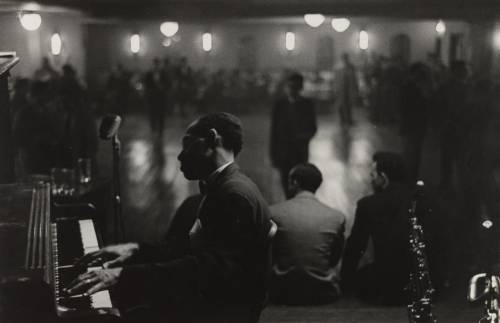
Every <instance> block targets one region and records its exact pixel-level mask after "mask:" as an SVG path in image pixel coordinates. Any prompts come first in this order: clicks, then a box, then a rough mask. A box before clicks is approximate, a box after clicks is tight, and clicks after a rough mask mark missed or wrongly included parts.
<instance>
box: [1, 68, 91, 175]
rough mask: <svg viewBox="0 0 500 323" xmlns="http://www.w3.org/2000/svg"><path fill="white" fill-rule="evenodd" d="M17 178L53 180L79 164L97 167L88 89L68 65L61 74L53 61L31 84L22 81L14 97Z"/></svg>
mask: <svg viewBox="0 0 500 323" xmlns="http://www.w3.org/2000/svg"><path fill="white" fill-rule="evenodd" d="M11 107H12V117H13V135H14V146H15V148H16V153H17V154H16V155H17V158H16V160H17V163H16V164H17V172H18V174H19V175H20V176H21V177H22V176H25V175H29V174H48V173H49V172H50V169H51V168H53V167H59V168H73V166H74V165H75V163H76V161H77V159H78V158H90V159H91V160H93V161H94V162H93V163H92V164H93V165H96V163H95V157H96V152H97V135H96V134H97V131H96V125H95V117H94V114H93V113H92V111H91V110H90V108H89V105H88V100H87V97H86V94H85V90H84V87H83V86H82V85H81V83H80V81H79V79H78V76H77V72H76V70H75V69H74V68H73V67H72V66H71V65H69V64H66V65H64V66H63V67H62V71H61V72H58V71H56V70H55V69H53V68H52V66H51V64H50V62H49V60H48V59H46V58H44V59H43V62H42V65H41V67H40V68H39V69H37V70H36V71H35V73H34V76H33V78H32V79H26V78H23V79H19V80H17V82H16V83H15V85H14V89H13V95H12V104H11Z"/></svg>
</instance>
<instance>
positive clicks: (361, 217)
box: [12, 55, 500, 322]
mask: <svg viewBox="0 0 500 323" xmlns="http://www.w3.org/2000/svg"><path fill="white" fill-rule="evenodd" d="M342 60H343V65H342V68H341V69H340V70H339V71H337V74H336V78H334V82H335V86H334V88H335V96H334V98H335V105H334V106H335V109H336V112H337V113H338V119H339V122H340V125H341V127H342V128H344V129H346V130H348V129H350V128H352V127H353V126H356V122H357V121H356V117H355V112H356V110H358V109H365V110H367V111H368V112H369V115H370V116H371V118H372V120H373V122H374V123H375V124H380V123H384V124H388V125H389V126H391V127H394V128H396V129H398V130H399V134H400V135H401V137H402V139H403V142H404V145H403V148H404V150H403V154H401V155H400V154H396V153H393V152H378V153H376V154H375V155H374V156H373V164H372V171H371V184H372V188H373V193H372V194H370V195H368V196H366V197H364V198H362V199H361V200H359V201H358V203H357V207H356V214H355V221H354V224H353V228H352V232H351V234H350V236H349V237H348V239H347V241H345V237H344V231H345V222H346V219H345V215H344V214H342V212H340V211H339V210H335V209H333V208H330V207H328V206H326V205H325V204H323V203H321V202H320V201H319V200H318V199H317V198H316V197H315V192H316V190H317V189H318V187H319V186H320V185H321V183H322V174H321V172H320V170H319V169H318V168H317V167H316V166H314V165H312V164H310V163H309V162H308V161H309V156H308V150H309V142H310V140H311V139H312V137H313V136H314V135H315V134H316V131H317V116H316V112H315V101H314V100H312V99H309V98H306V97H305V96H303V95H302V90H303V88H304V83H305V81H304V77H303V75H301V74H300V73H290V74H289V75H287V77H286V78H285V79H284V82H282V84H281V85H280V86H281V87H282V90H283V91H282V92H279V93H282V95H279V96H278V97H277V98H276V100H275V104H274V107H273V110H272V113H271V138H270V149H271V152H270V153H271V161H272V163H273V166H274V167H276V168H277V169H278V170H279V172H280V175H281V184H282V187H283V190H284V192H285V195H286V197H287V198H288V200H287V201H285V202H283V203H279V204H277V205H273V206H271V207H270V208H269V207H268V205H267V202H266V201H265V200H264V198H263V197H262V195H261V193H260V192H259V189H258V187H257V186H256V185H255V184H254V183H253V182H252V181H251V180H250V179H249V178H247V177H246V176H245V175H243V173H242V172H241V171H240V170H239V169H238V167H237V165H236V164H235V158H236V157H237V155H238V154H239V152H240V151H241V149H242V148H243V140H242V132H243V130H242V124H241V121H240V120H239V119H238V118H236V117H235V116H234V115H232V114H228V113H221V112H217V113H213V112H212V113H208V114H206V115H204V116H203V117H201V118H199V119H197V120H196V121H195V122H194V123H192V124H191V125H190V126H189V127H188V129H187V130H186V133H185V136H184V137H183V140H182V151H181V153H180V154H179V156H178V159H179V161H180V164H181V166H180V168H181V171H182V172H183V173H184V175H185V177H186V179H188V180H197V181H199V184H200V194H199V195H196V196H193V197H189V198H188V199H187V200H186V201H185V202H184V203H183V204H182V205H181V207H180V208H179V209H178V212H177V215H176V216H175V217H174V219H173V221H172V224H171V225H170V229H169V232H168V234H167V241H166V243H165V244H161V245H146V244H140V243H127V244H123V245H115V246H108V247H105V248H104V249H102V250H100V251H98V252H96V253H92V254H89V255H87V256H85V257H84V258H83V259H82V260H81V263H80V264H94V263H95V262H98V261H101V262H103V263H104V268H103V269H102V270H95V271H90V272H87V273H85V274H82V275H81V276H79V277H78V278H77V279H76V280H75V281H74V282H72V283H71V284H70V285H68V286H67V293H69V294H78V293H82V292H85V293H94V292H96V291H98V290H101V289H104V288H109V287H111V286H114V287H116V288H118V289H119V290H120V294H121V295H124V296H125V300H124V304H130V305H131V306H135V305H138V304H144V303H146V304H147V305H148V306H149V308H150V310H151V312H150V314H151V313H155V314H151V315H156V314H158V313H161V315H167V316H170V317H173V319H174V321H189V322H192V321H197V320H200V321H205V320H206V319H207V317H209V318H213V320H214V321H217V322H219V321H221V322H257V321H258V319H259V316H260V313H261V311H262V309H263V307H264V306H265V304H266V301H267V295H268V292H269V296H270V299H271V300H272V301H273V302H276V303H284V304H323V303H329V302H332V301H334V300H335V299H337V298H339V297H341V295H342V294H349V293H354V294H355V295H357V296H359V297H361V298H362V299H365V300H368V301H370V302H373V303H376V304H405V303H406V302H407V301H408V300H407V298H406V296H405V295H406V292H405V287H406V285H407V284H408V279H409V272H410V270H411V261H410V259H409V253H408V230H409V225H408V222H407V220H408V214H407V212H408V206H409V203H410V200H411V199H412V198H413V194H412V190H413V188H412V185H413V183H415V181H416V180H417V179H419V178H420V176H421V175H422V174H421V160H422V156H423V154H424V142H425V140H426V139H429V138H430V139H433V141H434V142H436V143H437V144H438V145H439V151H440V153H441V158H440V159H441V165H440V166H441V167H440V170H441V172H440V174H441V181H440V189H441V190H442V191H441V193H438V194H428V195H427V196H426V198H424V199H422V200H419V203H422V204H423V207H421V208H419V210H422V211H419V212H420V213H419V214H418V217H419V220H420V221H421V223H422V224H423V226H424V228H425V231H424V232H425V234H426V235H425V237H424V239H425V242H426V245H427V249H426V252H427V253H428V256H429V257H428V259H429V270H430V275H431V278H432V280H433V283H434V286H435V288H436V289H437V290H438V291H440V290H442V288H444V287H445V286H447V284H448V283H449V279H450V272H451V269H450V264H453V261H451V260H450V259H449V258H450V257H454V256H455V257H456V255H454V254H453V252H452V251H453V248H452V247H451V245H452V244H453V243H452V242H450V240H452V239H450V237H451V234H450V233H449V232H450V231H451V230H453V229H458V230H459V231H457V232H456V233H458V234H460V235H461V236H462V241H461V242H460V243H458V242H456V243H454V245H455V247H457V244H458V245H459V248H461V249H462V250H469V252H470V254H471V255H472V254H474V253H475V254H476V258H472V259H469V260H468V261H467V263H468V264H475V265H477V263H475V261H476V260H479V258H480V257H481V255H479V253H478V249H479V248H480V247H481V244H480V243H479V242H478V241H477V239H479V238H480V233H479V232H480V224H481V223H480V222H479V220H480V219H481V218H490V219H495V216H494V215H495V214H498V212H497V211H498V205H497V203H496V200H495V193H496V192H498V187H499V185H498V182H497V181H498V178H499V177H498V176H499V175H498V174H500V171H499V169H500V167H499V164H498V158H497V157H496V155H495V152H493V153H492V152H491V151H490V150H491V146H488V145H489V144H491V143H492V141H491V140H490V139H491V136H494V134H495V133H496V132H495V131H494V130H495V129H494V125H495V124H494V121H495V117H496V115H497V112H496V105H495V97H494V92H493V83H492V82H490V81H489V80H485V79H480V78H477V77H476V78H471V77H470V75H469V71H468V66H467V64H466V63H465V62H463V61H455V62H452V63H451V64H450V67H449V68H446V67H444V66H441V65H439V64H430V63H429V62H425V63H423V62H417V63H413V64H411V65H410V66H407V67H404V66H403V65H400V66H397V67H396V66H385V67H383V68H381V67H377V66H376V64H375V65H374V66H371V67H370V68H365V70H364V71H362V70H361V69H358V68H357V67H356V66H355V64H353V63H352V62H351V59H350V57H349V55H343V57H342ZM207 75H208V74H204V73H203V72H202V71H194V70H193V69H192V68H191V67H189V66H188V64H187V61H186V60H185V59H180V60H179V62H176V63H175V64H171V63H170V60H168V59H164V60H163V61H160V60H159V59H155V60H154V61H153V66H152V67H151V69H149V70H148V71H147V72H146V73H144V74H143V75H141V77H140V79H139V80H138V82H139V84H140V86H139V87H138V88H139V89H140V90H141V91H142V93H143V99H144V102H145V103H146V107H147V111H148V112H147V113H148V115H149V116H150V125H151V129H152V131H153V132H154V133H156V134H158V135H161V134H162V131H163V122H164V119H165V118H166V116H167V115H169V114H175V113H178V114H180V115H188V114H190V113H189V112H188V111H189V109H192V107H193V106H198V108H197V112H205V111H210V110H219V109H218V104H217V103H218V102H219V100H228V98H229V97H226V94H228V93H230V94H231V95H234V100H236V101H239V102H245V100H246V97H245V96H244V95H242V96H238V95H240V94H241V92H238V91H235V92H233V91H232V88H229V90H228V88H227V87H226V86H227V83H225V82H224V81H222V80H223V79H224V77H223V74H219V73H215V74H213V75H212V77H211V80H210V81H209V80H208V78H207V77H206V76H207ZM131 78H132V76H131V75H130V73H128V72H127V71H125V70H124V69H123V68H122V67H118V68H117V70H116V71H115V72H113V73H112V74H111V76H110V78H109V80H108V84H107V87H108V89H107V91H106V93H107V95H108V97H107V98H106V101H107V102H108V105H107V106H108V109H109V111H112V112H115V113H117V114H121V115H124V114H126V113H128V112H127V109H128V108H127V105H128V104H129V102H130V100H129V96H127V95H130V91H129V89H130V87H131V86H132V84H133V83H132V82H131ZM235 78H236V76H235ZM224 84H225V85H224ZM229 84H231V86H237V85H235V84H236V82H235V83H232V82H229ZM255 84H260V83H254V86H253V87H252V86H249V87H248V88H252V89H253V90H252V91H257V92H256V93H258V91H262V93H264V92H265V93H267V94H266V95H270V94H269V91H268V90H267V88H268V87H267V85H266V83H265V82H264V83H262V87H261V86H260V85H259V86H257V85H255ZM363 87H364V90H363ZM248 88H247V90H248ZM277 88H279V87H277ZM252 91H250V92H248V93H252ZM200 93H202V94H200ZM245 93H247V92H245ZM256 93H253V94H252V95H251V97H260V96H259V95H258V94H256ZM196 100H198V101H196ZM204 100H207V101H204ZM195 101H196V102H197V103H194V102H195ZM251 102H252V101H249V102H246V104H251ZM87 103H88V97H87V95H86V94H85V90H84V88H83V86H82V85H81V84H80V82H79V81H78V78H77V75H76V71H75V69H74V68H72V67H71V66H70V65H65V66H64V67H63V70H62V74H59V73H58V72H57V71H55V70H54V69H52V68H51V67H50V64H48V61H44V64H43V65H42V67H41V68H40V69H39V70H37V72H36V73H35V75H34V77H33V80H19V81H18V82H17V83H16V86H15V91H14V96H13V100H12V105H13V111H14V116H15V117H14V135H15V139H16V143H17V147H18V150H19V155H20V156H21V159H22V160H23V162H24V168H25V169H26V171H27V172H30V173H44V172H47V171H48V169H49V168H50V167H54V166H58V165H60V166H61V167H64V166H66V165H69V164H71V163H74V161H75V159H76V158H79V157H90V158H92V157H95V152H96V147H97V144H96V136H95V134H96V131H95V122H94V119H93V116H92V111H91V110H90V109H89V108H88V106H89V105H88V104H87ZM226 104H227V102H226ZM229 105H231V106H233V107H234V106H235V105H234V104H232V103H230V104H229ZM222 106H225V105H222ZM233 112H234V110H233ZM236 112H238V110H236ZM436 168H438V165H436ZM442 192H445V193H448V192H453V196H454V198H455V200H454V201H455V203H456V204H457V206H456V207H455V208H449V207H446V205H445V203H444V202H445V201H444V200H443V199H441V197H442V195H443V194H442ZM429 210H432V215H430V212H429ZM453 210H459V214H457V215H456V216H455V217H453V218H452V217H450V216H449V213H450V212H452V211H453ZM447 219H452V221H453V222H454V223H453V225H449V224H448V225H447V224H446V220H447ZM457 223H458V224H457ZM495 230H497V229H496V228H495ZM370 239H371V241H372V242H373V248H374V258H375V261H374V262H373V263H372V264H370V265H368V266H362V267H361V268H358V267H359V266H360V259H361V257H362V256H363V254H364V253H365V252H366V250H367V245H368V241H369V240H370ZM489 242H491V241H489ZM271 255H272V257H271ZM341 259H342V265H341V270H340V274H337V271H336V270H335V268H336V267H337V265H338V264H339V262H340V260H341ZM455 260H456V259H455ZM193 308H196V310H193ZM166 312H168V313H166ZM141 315H146V314H144V313H142V314H141ZM147 315H149V314H147Z"/></svg>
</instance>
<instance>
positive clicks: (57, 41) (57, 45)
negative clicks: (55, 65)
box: [50, 33, 62, 56]
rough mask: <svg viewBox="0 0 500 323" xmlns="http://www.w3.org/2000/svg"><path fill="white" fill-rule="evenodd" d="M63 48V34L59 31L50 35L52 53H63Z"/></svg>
mask: <svg viewBox="0 0 500 323" xmlns="http://www.w3.org/2000/svg"><path fill="white" fill-rule="evenodd" d="M61 50H62V40H61V35H59V33H55V34H53V35H52V37H50V51H51V52H52V55H56V56H57V55H59V54H61Z"/></svg>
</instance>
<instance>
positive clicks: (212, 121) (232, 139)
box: [188, 112, 243, 155]
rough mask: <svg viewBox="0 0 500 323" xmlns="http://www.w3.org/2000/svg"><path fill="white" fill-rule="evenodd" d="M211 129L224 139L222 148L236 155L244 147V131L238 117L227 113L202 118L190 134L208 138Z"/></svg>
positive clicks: (191, 128) (189, 130)
mask: <svg viewBox="0 0 500 323" xmlns="http://www.w3.org/2000/svg"><path fill="white" fill-rule="evenodd" d="M210 129H215V130H216V131H217V133H218V134H219V135H220V136H221V137H222V146H223V147H224V148H226V149H228V150H231V151H232V152H234V154H235V155H238V153H239V152H240V151H241V148H242V147H243V130H242V125H241V121H240V119H239V118H238V117H236V116H234V115H232V114H230V113H227V112H214V113H209V114H206V115H204V116H202V117H200V118H199V119H198V120H196V122H195V123H194V124H193V125H192V126H191V127H190V128H189V129H188V132H190V133H193V134H196V135H198V136H200V137H204V138H208V137H209V133H210Z"/></svg>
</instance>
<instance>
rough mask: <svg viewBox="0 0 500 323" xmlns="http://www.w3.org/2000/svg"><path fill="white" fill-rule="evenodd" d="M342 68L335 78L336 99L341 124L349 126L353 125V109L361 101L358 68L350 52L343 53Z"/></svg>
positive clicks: (345, 126) (343, 126) (344, 126)
mask: <svg viewBox="0 0 500 323" xmlns="http://www.w3.org/2000/svg"><path fill="white" fill-rule="evenodd" d="M342 63H343V65H342V68H341V69H339V70H338V71H337V76H336V80H335V84H336V91H335V92H336V100H335V106H336V110H337V111H338V115H339V120H340V126H341V127H342V128H349V127H351V126H352V125H353V117H352V110H353V109H354V108H355V106H356V104H357V102H358V101H359V89H358V82H357V78H356V68H355V67H354V65H353V64H352V62H351V59H350V57H349V54H347V53H344V54H342Z"/></svg>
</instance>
